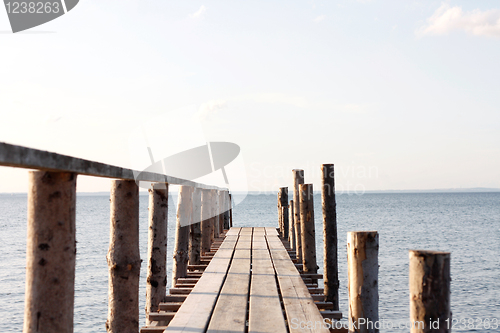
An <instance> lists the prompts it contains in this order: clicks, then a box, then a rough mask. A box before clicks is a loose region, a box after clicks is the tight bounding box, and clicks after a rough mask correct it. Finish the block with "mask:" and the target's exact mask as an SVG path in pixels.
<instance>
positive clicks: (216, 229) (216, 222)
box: [212, 190, 220, 243]
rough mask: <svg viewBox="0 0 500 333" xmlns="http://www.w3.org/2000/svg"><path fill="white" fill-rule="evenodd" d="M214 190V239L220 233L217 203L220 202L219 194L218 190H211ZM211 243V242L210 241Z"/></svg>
mask: <svg viewBox="0 0 500 333" xmlns="http://www.w3.org/2000/svg"><path fill="white" fill-rule="evenodd" d="M213 191H214V204H213V221H214V222H213V224H214V239H215V238H219V233H220V231H219V230H220V227H219V203H220V196H219V191H217V190H213ZM212 243H213V242H212Z"/></svg>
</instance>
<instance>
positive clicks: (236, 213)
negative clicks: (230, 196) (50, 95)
mask: <svg viewBox="0 0 500 333" xmlns="http://www.w3.org/2000/svg"><path fill="white" fill-rule="evenodd" d="M105 194H106V193H105V192H103V194H102V195H101V194H99V195H81V193H79V195H78V199H77V211H76V214H77V215H76V226H77V242H78V243H77V264H76V285H75V317H74V318H75V321H74V326H75V330H74V331H75V332H97V331H104V330H105V327H104V323H105V321H106V317H107V288H108V268H107V263H106V253H107V250H108V246H109V198H108V197H107V196H106V195H105ZM141 194H142V193H141ZM144 194H146V193H144ZM234 195H235V198H236V197H237V196H238V194H237V193H235V194H234ZM236 199H237V198H236ZM241 199H243V198H241ZM336 199H337V200H336V201H337V220H338V250H339V259H338V260H339V279H340V289H339V293H340V310H341V311H342V312H343V314H344V317H347V313H348V303H347V256H346V237H347V232H348V231H355V230H358V231H360V230H377V231H378V232H379V237H380V250H379V265H380V268H379V297H380V301H379V313H380V319H381V320H382V321H386V322H394V323H396V322H403V321H408V320H409V289H408V250H410V249H425V250H439V251H448V252H451V277H452V282H451V309H452V312H453V319H454V320H458V322H457V323H458V324H457V325H458V326H456V327H455V329H454V330H453V331H455V332H497V331H498V330H497V329H494V328H493V327H494V326H491V325H490V328H489V329H488V328H486V327H485V326H484V325H483V326H481V325H479V321H481V322H482V323H484V322H485V321H488V322H490V323H492V322H495V320H496V321H497V322H498V320H499V319H500V313H499V310H498V309H499V308H500V279H498V276H499V275H500V261H499V257H500V193H495V192H490V193H484V192H483V193H478V192H468V193H365V194H364V195H347V194H343V195H337V198H336ZM147 204H148V203H147V195H141V197H140V250H141V258H142V260H143V263H142V267H141V281H140V326H143V325H144V324H145V315H144V305H145V287H146V283H145V281H146V280H145V273H146V261H145V259H146V251H147V218H148V208H147ZM276 204H277V200H276V195H275V193H271V194H268V195H263V194H261V195H252V194H250V195H247V196H246V197H244V199H243V201H242V202H241V203H240V204H238V205H236V206H235V207H234V209H233V220H234V226H235V227H244V226H254V227H258V226H266V227H277V226H278V214H277V209H276ZM175 205H176V202H175V196H173V195H171V196H170V198H169V216H168V218H169V221H168V249H167V251H168V252H167V272H168V273H167V274H168V277H167V281H168V287H169V286H170V283H171V281H170V279H171V269H172V251H173V244H174V235H175V232H174V226H175ZM314 206H315V227H316V249H317V251H316V254H317V263H318V266H319V268H320V269H319V271H320V272H322V271H323V240H322V230H323V229H322V212H321V196H320V195H319V194H315V195H314ZM0 211H1V212H2V214H0V237H1V238H0V247H1V251H2V253H3V255H2V258H3V259H2V260H1V262H0V287H1V288H0V295H1V299H2V300H3V302H2V303H1V304H0V330H1V331H2V332H19V331H21V330H22V321H23V313H24V286H25V261H26V258H25V253H26V219H27V215H26V214H27V197H26V195H25V194H24V195H21V194H16V195H5V194H0ZM461 320H464V321H469V320H474V321H475V323H476V327H475V328H473V329H471V328H468V327H464V328H462V327H460V321H461ZM496 327H498V325H497V326H496ZM383 331H385V332H401V330H399V329H384V330H383Z"/></svg>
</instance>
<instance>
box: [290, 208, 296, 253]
mask: <svg viewBox="0 0 500 333" xmlns="http://www.w3.org/2000/svg"><path fill="white" fill-rule="evenodd" d="M288 217H289V223H288V224H289V226H288V227H289V230H288V241H289V242H290V248H291V250H292V251H295V223H294V221H293V220H294V213H293V200H290V204H289V205H288Z"/></svg>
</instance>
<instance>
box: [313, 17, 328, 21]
mask: <svg viewBox="0 0 500 333" xmlns="http://www.w3.org/2000/svg"><path fill="white" fill-rule="evenodd" d="M324 19H326V15H320V16H318V17H316V18H315V19H314V22H321V21H323V20H324Z"/></svg>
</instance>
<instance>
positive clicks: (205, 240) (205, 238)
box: [201, 190, 212, 254]
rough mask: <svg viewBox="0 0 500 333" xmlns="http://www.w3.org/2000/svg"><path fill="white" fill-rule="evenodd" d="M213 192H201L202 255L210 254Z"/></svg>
mask: <svg viewBox="0 0 500 333" xmlns="http://www.w3.org/2000/svg"><path fill="white" fill-rule="evenodd" d="M211 194H212V192H211V191H210V190H201V253H203V254H205V253H207V252H210V245H211V242H210V240H211V239H210V236H211V233H212V228H211V227H210V221H211V216H210V213H211V209H212V207H211V204H212V197H211Z"/></svg>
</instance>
